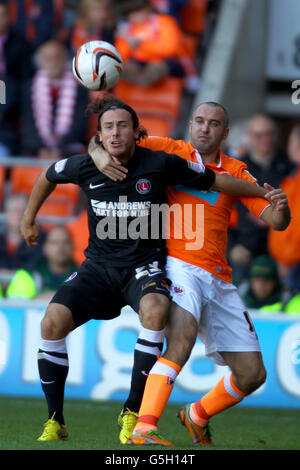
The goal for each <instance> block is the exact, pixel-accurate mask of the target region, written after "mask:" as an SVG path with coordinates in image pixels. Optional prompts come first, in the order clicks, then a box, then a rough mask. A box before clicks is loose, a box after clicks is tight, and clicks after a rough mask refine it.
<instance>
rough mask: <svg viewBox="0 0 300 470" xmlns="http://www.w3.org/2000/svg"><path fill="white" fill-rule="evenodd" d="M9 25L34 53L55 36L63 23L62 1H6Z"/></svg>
mask: <svg viewBox="0 0 300 470" xmlns="http://www.w3.org/2000/svg"><path fill="white" fill-rule="evenodd" d="M7 3H8V5H9V13H10V23H11V24H12V27H13V29H14V31H17V32H18V33H21V34H22V35H23V36H24V37H26V39H27V41H28V42H29V43H30V46H31V50H32V51H35V50H36V49H37V48H38V47H39V46H40V45H41V44H43V43H44V42H46V41H49V39H52V38H54V37H55V36H56V34H57V32H58V30H59V29H60V27H61V25H62V22H63V12H64V0H25V1H24V0H8V2H7Z"/></svg>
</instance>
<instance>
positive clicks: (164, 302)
mask: <svg viewBox="0 0 300 470" xmlns="http://www.w3.org/2000/svg"><path fill="white" fill-rule="evenodd" d="M168 309H169V299H168V298H167V297H166V296H164V295H161V294H147V295H145V296H144V297H142V299H141V302H140V310H139V314H140V319H141V322H142V325H143V327H144V328H148V329H150V330H155V331H159V330H162V329H163V328H164V327H165V325H166V321H167V316H168Z"/></svg>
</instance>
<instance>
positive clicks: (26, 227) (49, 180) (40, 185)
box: [21, 155, 85, 246]
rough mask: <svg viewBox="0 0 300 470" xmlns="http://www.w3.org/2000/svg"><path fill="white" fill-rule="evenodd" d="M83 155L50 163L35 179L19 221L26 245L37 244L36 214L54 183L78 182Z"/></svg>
mask: <svg viewBox="0 0 300 470" xmlns="http://www.w3.org/2000/svg"><path fill="white" fill-rule="evenodd" d="M82 157H83V158H85V156H84V155H83V156H80V155H75V156H73V157H70V158H65V159H63V160H59V161H57V162H55V163H52V165H50V166H49V167H48V168H46V169H45V170H44V171H42V173H41V174H40V176H39V177H38V179H37V180H36V182H35V184H34V186H33V188H32V191H31V194H30V197H29V201H28V204H27V207H26V209H25V212H24V216H23V219H22V222H21V233H22V235H23V237H24V239H25V241H26V243H27V245H28V246H34V245H37V239H38V234H39V227H38V225H37V224H36V222H35V219H36V216H37V213H38V211H39V210H40V208H41V207H42V205H43V203H44V202H45V200H46V199H47V198H48V196H50V194H51V193H52V192H53V191H54V189H55V187H56V184H62V183H74V184H79V168H80V164H81V161H82Z"/></svg>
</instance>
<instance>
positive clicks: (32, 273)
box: [6, 226, 78, 300]
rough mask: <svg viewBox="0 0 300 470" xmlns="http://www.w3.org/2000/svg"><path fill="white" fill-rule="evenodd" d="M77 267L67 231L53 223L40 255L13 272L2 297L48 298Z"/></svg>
mask: <svg viewBox="0 0 300 470" xmlns="http://www.w3.org/2000/svg"><path fill="white" fill-rule="evenodd" d="M77 269H78V265H77V264H76V263H75V262H74V260H73V242H72V238H71V234H70V232H69V231H68V230H67V229H66V228H65V227H62V226H57V227H55V228H53V229H51V230H49V232H48V233H47V236H46V240H45V244H44V247H43V257H42V258H41V259H40V260H38V261H37V262H36V263H32V265H31V266H30V267H29V268H28V269H27V270H19V271H17V272H16V274H15V276H14V278H13V279H12V281H11V283H10V285H9V286H8V288H7V291H6V296H7V297H9V298H35V299H43V300H50V299H51V298H52V297H53V295H54V293H55V292H56V291H57V289H58V288H59V287H60V286H61V284H62V283H63V282H64V281H65V280H66V279H67V278H68V277H69V276H71V275H72V274H73V273H74V272H76V270H77ZM75 275H76V274H75Z"/></svg>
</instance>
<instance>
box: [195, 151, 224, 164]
mask: <svg viewBox="0 0 300 470" xmlns="http://www.w3.org/2000/svg"><path fill="white" fill-rule="evenodd" d="M199 153H200V155H201V158H202V161H203V163H204V164H210V165H217V164H218V163H219V161H220V151H219V150H218V151H217V152H216V151H214V152H209V153H205V152H199Z"/></svg>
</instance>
